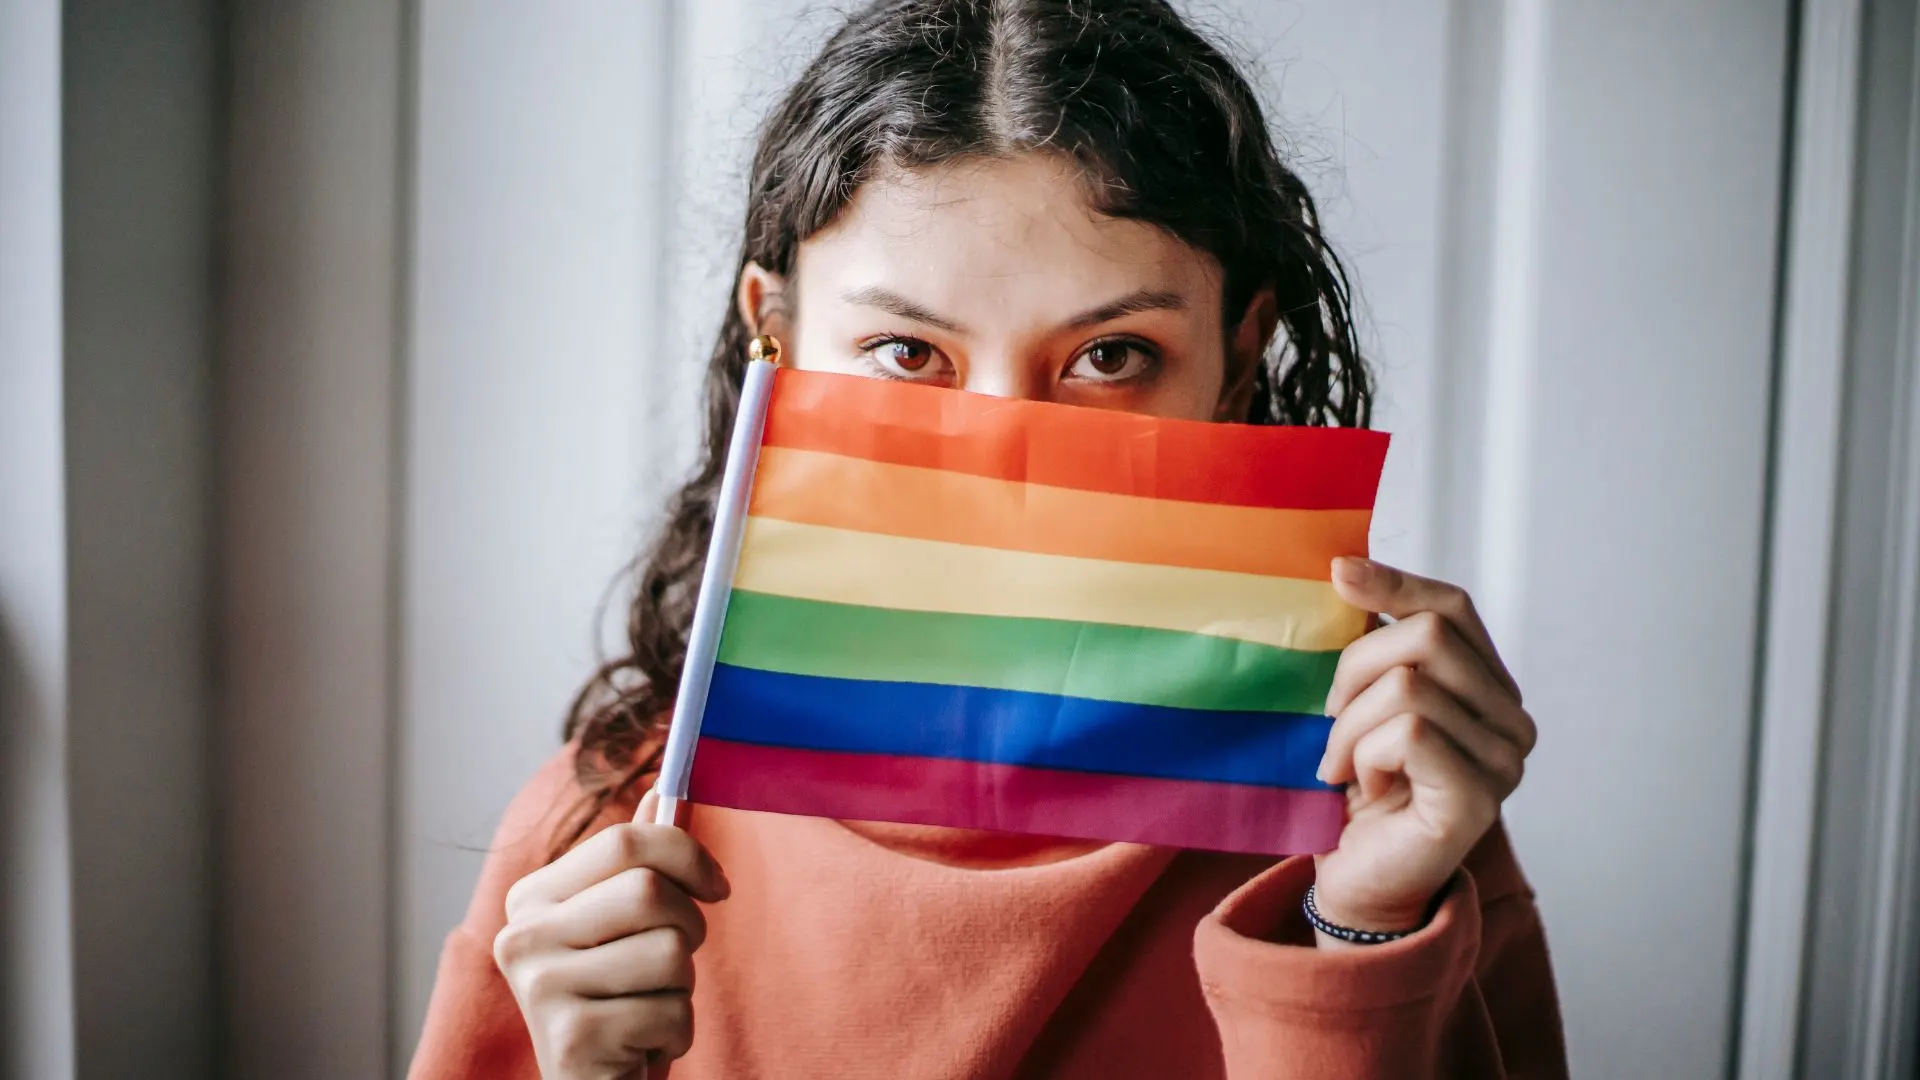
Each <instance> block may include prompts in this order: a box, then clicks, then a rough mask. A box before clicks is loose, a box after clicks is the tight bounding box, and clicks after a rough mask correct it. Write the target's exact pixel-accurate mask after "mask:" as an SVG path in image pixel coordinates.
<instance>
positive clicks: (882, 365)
mask: <svg viewBox="0 0 1920 1080" xmlns="http://www.w3.org/2000/svg"><path fill="white" fill-rule="evenodd" d="M865 352H866V354H867V356H868V358H870V359H871V360H872V361H873V364H874V366H875V367H876V368H878V369H879V370H880V373H881V374H882V375H887V376H890V377H892V378H895V379H928V378H936V377H938V376H939V375H941V374H942V373H944V371H945V370H946V366H947V361H946V358H945V357H943V356H941V355H940V350H938V349H936V348H934V347H933V346H932V345H929V344H927V343H926V342H924V341H921V340H919V339H917V338H888V339H887V340H885V341H881V342H878V343H876V344H874V345H871V346H869V347H867V349H866V350H865Z"/></svg>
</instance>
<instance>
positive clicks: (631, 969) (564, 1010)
mask: <svg viewBox="0 0 1920 1080" xmlns="http://www.w3.org/2000/svg"><path fill="white" fill-rule="evenodd" d="M656 799H657V796H655V795H654V794H652V793H649V794H648V795H647V797H646V798H645V799H643V800H641V803H640V809H639V811H638V812H637V813H636V814H635V815H634V821H633V823H631V824H621V825H614V826H611V827H609V828H606V829H603V830H601V831H600V832H598V833H596V834H594V835H593V836H592V837H590V838H588V840H587V841H586V842H585V843H583V844H581V845H580V846H579V847H576V848H574V849H573V850H572V851H569V852H567V853H566V854H565V855H562V856H561V857H560V858H558V859H555V860H554V861H553V862H552V863H550V864H548V865H547V866H543V867H541V868H540V869H538V870H535V871H534V872H533V873H531V874H528V875H527V876H526V877H524V878H521V879H520V880H519V881H517V882H515V883H514V886H513V888H511V889H509V890H508V891H507V925H506V926H505V927H504V928H502V929H501V931H500V933H499V935H498V936H496V937H495V938H494V939H493V958H494V961H495V962H496V963H498V964H499V965H500V970H501V972H502V973H504V974H505V975H506V977H507V985H508V986H510V987H511V988H512V989H513V996H514V999H515V1000H516V1001H518V1002H519V1004H520V1013H521V1015H522V1016H524V1017H525V1018H526V1021H527V1030H528V1032H529V1033H530V1034H531V1035H532V1036H533V1049H534V1054H535V1056H536V1057H537V1058H538V1059H539V1063H540V1075H541V1076H543V1077H546V1078H547V1080H559V1078H562V1077H564V1078H566V1080H584V1078H588V1077H593V1078H626V1077H641V1076H645V1075H646V1066H647V1063H648V1062H649V1061H656V1062H658V1061H671V1060H673V1059H674V1058H677V1057H679V1056H680V1055H682V1054H685V1053H686V1052H687V1048H688V1047H689V1046H690V1045H692V1042H693V1004H692V997H693V952H694V950H695V949H698V948H699V947H700V943H701V942H702V941H703V940H705V938H706V934H707V920H706V917H705V916H703V915H702V914H701V913H700V909H699V908H698V907H697V906H695V904H694V901H695V900H703V901H706V902H708V903H713V902H716V901H719V900H724V899H725V898H726V896H727V894H728V893H729V892H730V891H731V888H730V886H729V885H728V884H727V878H726V875H725V874H723V873H722V872H721V870H720V866H719V864H718V863H716V862H715V861H714V859H713V856H712V855H710V854H708V853H707V849H706V848H704V847H701V846H700V842H699V841H697V840H695V839H694V838H693V837H692V836H690V835H688V834H687V833H686V832H685V831H683V830H681V829H677V828H674V827H673V826H670V825H650V824H644V823H645V822H648V821H650V820H651V819H652V816H653V806H654V804H655V802H656Z"/></svg>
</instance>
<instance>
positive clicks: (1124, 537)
mask: <svg viewBox="0 0 1920 1080" xmlns="http://www.w3.org/2000/svg"><path fill="white" fill-rule="evenodd" d="M828 491H831V492H833V493H834V497H833V498H821V497H820V495H821V493H822V492H828ZM749 513H750V514H752V515H753V516H754V517H758V518H773V519H777V520H781V521H790V522H794V523H796V524H802V525H822V526H827V527H830V528H836V529H848V530H853V531H856V532H867V533H879V534H882V535H886V536H899V537H907V538H910V539H916V540H938V541H944V542H946V543H952V544H966V545H970V546H975V547H989V548H998V549H1001V550H1006V551H1027V552H1033V553H1036V554H1042V555H1066V556H1072V557H1077V558H1087V559H1104V560H1109V561H1113V562H1128V563H1144V564H1150V565H1157V566H1178V567H1187V568H1190V569H1195V570H1225V571H1230V572H1233V573H1242V574H1259V575H1262V576H1266V577H1286V578H1300V579H1304V580H1308V581H1325V580H1327V579H1328V577H1329V572H1330V567H1329V564H1330V562H1331V561H1332V560H1333V559H1334V558H1335V557H1336V556H1340V555H1365V554H1366V552H1367V528H1368V525H1369V523H1370V521H1371V518H1372V516H1373V514H1372V511H1370V510H1282V509H1267V508H1261V507H1249V506H1233V505H1225V504H1217V503H1196V502H1179V501H1173V500H1167V499H1147V498H1141V497H1138V496H1132V495H1112V494H1108V493H1106V492H1099V491H1086V490H1079V489H1074V488H1062V487H1051V486H1048V485H1045V484H1032V483H1020V482H1017V481H1011V480H1000V479H995V478H992V477H985V476H975V475H972V474H968V473H960V472H949V471H947V470H944V469H928V468H921V467H918V466H912V465H895V464H888V463H885V462H878V461H872V460H868V459H865V458H857V457H847V456H845V455H841V454H832V453H824V452H821V451H816V450H795V449H790V448H786V447H777V446H768V447H765V448H764V449H762V450H761V453H760V466H759V471H758V473H757V475H756V476H755V479H754V487H753V503H752V508H751V509H750V510H749Z"/></svg>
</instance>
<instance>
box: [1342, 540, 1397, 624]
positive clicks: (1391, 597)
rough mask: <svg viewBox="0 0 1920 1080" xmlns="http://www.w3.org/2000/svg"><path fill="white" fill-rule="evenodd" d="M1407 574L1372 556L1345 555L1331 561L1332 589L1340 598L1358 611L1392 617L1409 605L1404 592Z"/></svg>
mask: <svg viewBox="0 0 1920 1080" xmlns="http://www.w3.org/2000/svg"><path fill="white" fill-rule="evenodd" d="M1410 576H1411V575H1409V574H1406V573H1404V572H1402V571H1399V570H1396V569H1394V568H1393V567H1391V566H1388V565H1387V564H1386V563H1379V562H1374V561H1373V560H1372V559H1363V558H1359V557H1357V556H1351V555H1347V556H1341V557H1340V558H1338V559H1335V560H1333V591H1334V592H1336V593H1338V594H1340V599H1342V600H1345V601H1346V602H1347V603H1349V604H1352V605H1353V606H1354V607H1357V608H1359V609H1360V610H1362V611H1370V612H1376V613H1379V614H1382V615H1389V616H1393V617H1395V618H1399V617H1401V615H1402V613H1403V612H1405V611H1406V610H1407V609H1408V608H1409V607H1410V606H1412V605H1411V598H1410V597H1408V596H1406V595H1405V594H1406V593H1407V591H1408V589H1407V579H1408V578H1409V577H1410Z"/></svg>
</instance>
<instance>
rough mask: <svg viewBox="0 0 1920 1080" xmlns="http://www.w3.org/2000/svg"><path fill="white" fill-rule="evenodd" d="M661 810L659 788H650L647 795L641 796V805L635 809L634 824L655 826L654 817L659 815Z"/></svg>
mask: <svg viewBox="0 0 1920 1080" xmlns="http://www.w3.org/2000/svg"><path fill="white" fill-rule="evenodd" d="M659 809H660V789H659V788H658V787H650V788H648V789H647V793H646V794H645V795H642V796H640V805H639V806H636V807H634V810H633V823H634V824H635V825H651V824H653V815H654V814H656V813H658V812H659Z"/></svg>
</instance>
